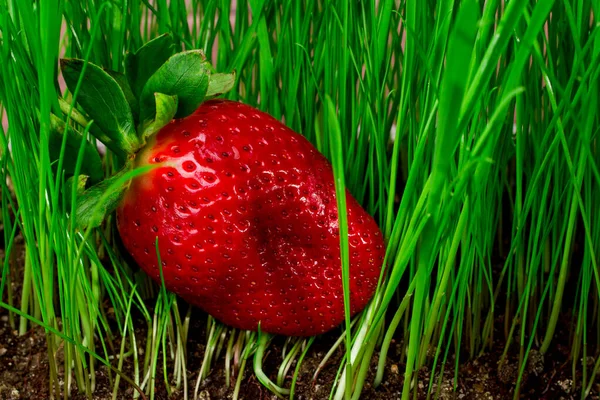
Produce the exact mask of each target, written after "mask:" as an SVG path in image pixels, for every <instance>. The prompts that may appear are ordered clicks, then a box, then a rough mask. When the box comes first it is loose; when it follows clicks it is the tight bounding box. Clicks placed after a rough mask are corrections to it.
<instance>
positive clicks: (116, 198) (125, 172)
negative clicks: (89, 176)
mask: <svg viewBox="0 0 600 400" xmlns="http://www.w3.org/2000/svg"><path fill="white" fill-rule="evenodd" d="M154 168H156V165H149V166H145V167H141V168H136V169H133V166H132V162H131V161H129V162H128V163H127V164H126V165H125V166H124V167H123V169H121V170H120V171H119V172H118V173H116V174H115V175H113V176H111V177H110V178H108V179H106V180H103V181H102V182H100V183H98V184H96V185H94V186H92V187H90V188H89V189H87V190H86V191H85V192H83V194H82V195H81V196H79V198H78V200H77V209H76V211H75V214H76V215H75V223H76V224H77V226H78V227H79V228H81V229H85V228H96V227H98V226H100V224H101V223H102V221H103V220H104V219H105V218H106V217H107V216H108V215H109V214H110V213H112V212H113V211H114V210H115V209H116V208H117V207H118V206H119V203H120V202H121V200H122V199H123V195H124V194H125V191H126V190H127V189H128V188H129V182H130V181H131V179H133V178H134V177H136V176H138V175H143V174H146V173H148V172H149V171H150V170H152V169H154Z"/></svg>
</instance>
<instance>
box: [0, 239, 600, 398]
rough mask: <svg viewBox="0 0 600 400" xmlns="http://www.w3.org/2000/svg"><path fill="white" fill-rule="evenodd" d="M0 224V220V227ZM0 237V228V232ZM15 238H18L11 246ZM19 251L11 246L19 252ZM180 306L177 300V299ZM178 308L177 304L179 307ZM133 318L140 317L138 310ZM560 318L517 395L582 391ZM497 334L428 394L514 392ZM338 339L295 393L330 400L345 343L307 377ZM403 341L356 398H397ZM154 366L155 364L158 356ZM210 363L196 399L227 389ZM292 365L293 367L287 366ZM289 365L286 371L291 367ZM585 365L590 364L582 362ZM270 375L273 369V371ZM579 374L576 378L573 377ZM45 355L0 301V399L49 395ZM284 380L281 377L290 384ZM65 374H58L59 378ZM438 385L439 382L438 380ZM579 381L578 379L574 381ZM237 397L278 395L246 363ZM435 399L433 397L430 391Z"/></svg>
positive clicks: (34, 332) (318, 352) (312, 356)
mask: <svg viewBox="0 0 600 400" xmlns="http://www.w3.org/2000/svg"><path fill="white" fill-rule="evenodd" d="M0 228H1V227H0ZM0 236H2V235H0ZM21 240H22V239H21V238H20V237H19V238H18V239H17V242H16V243H17V245H19V244H20V242H21ZM2 245H3V244H2V243H0V260H2V259H3V256H4V254H3V252H4V250H3V249H2V247H3V246H2ZM18 253H19V252H17V254H18ZM12 261H13V262H14V263H16V264H17V265H23V256H22V252H21V255H19V256H17V257H16V258H15V259H13V260H12ZM21 274H22V271H17V274H16V275H17V277H16V278H17V279H13V281H14V282H20V281H21V279H18V278H20V277H19V276H18V275H21ZM19 291H20V287H19V286H18V285H15V286H13V292H14V293H15V297H18V293H19ZM182 306H183V305H182ZM182 309H183V308H182ZM138 317H139V316H138ZM205 321H206V316H205V315H204V314H203V313H202V312H201V311H199V310H194V312H193V314H192V324H191V326H190V333H189V338H190V339H189V343H188V364H187V366H188V371H187V373H188V377H189V385H190V393H191V396H190V397H189V398H193V389H194V386H195V382H196V377H197V373H198V371H199V369H200V365H201V362H202V359H203V356H204V343H205V341H206V340H205V335H206V332H205ZM561 322H562V323H560V324H559V327H560V328H559V329H561V330H559V332H558V334H557V335H556V338H555V342H554V344H553V346H552V350H551V351H550V352H549V353H547V354H545V355H544V356H542V355H540V354H539V353H537V351H535V350H534V351H532V353H531V356H530V361H529V363H528V368H527V371H526V375H527V378H526V380H525V384H524V386H523V387H522V388H521V392H520V398H521V399H540V400H546V399H548V400H549V399H579V398H580V397H581V388H580V387H575V388H573V387H572V363H571V361H570V360H569V359H568V357H569V352H570V351H569V332H568V331H566V329H567V328H568V327H569V326H570V319H569V317H568V316H564V321H561ZM495 325H496V327H497V330H498V331H497V333H496V334H495V336H494V337H495V338H497V341H496V343H495V345H494V347H493V348H492V349H491V350H490V351H488V352H486V353H484V354H482V355H480V356H479V357H477V358H475V359H472V360H468V357H466V356H463V358H462V360H464V361H462V362H461V364H460V367H459V368H460V370H459V374H458V381H457V386H456V389H453V380H454V370H453V367H452V366H453V365H454V361H450V362H449V363H448V367H447V368H446V370H445V372H444V374H443V376H442V379H441V384H439V382H440V380H439V375H437V374H436V376H435V381H434V383H433V393H439V398H440V399H444V400H449V399H465V400H470V399H472V400H488V399H494V400H495V399H512V398H513V395H514V385H513V382H514V381H515V377H516V373H517V360H518V355H509V357H508V362H507V363H505V364H503V365H499V360H500V357H501V354H502V351H503V344H504V338H503V334H502V333H501V331H500V330H501V329H502V326H503V318H502V317H501V316H500V317H498V318H497V320H496V324H495ZM135 326H137V327H139V328H138V330H137V331H136V334H137V337H138V338H141V341H140V343H139V344H138V346H139V347H138V348H144V345H145V343H144V342H143V339H142V338H145V337H146V332H145V330H144V329H145V328H144V327H145V326H146V324H145V322H144V320H142V319H141V318H140V320H139V321H138V322H137V323H136V324H135ZM336 339H337V336H335V335H334V334H325V335H323V336H321V337H320V338H319V340H317V341H315V343H314V344H313V346H312V348H311V349H310V351H309V353H308V355H307V357H306V358H305V360H304V362H303V364H302V366H301V369H300V375H299V379H298V381H297V386H296V396H295V398H296V399H297V400H321V399H328V398H329V394H330V388H331V385H332V383H333V381H334V379H335V377H336V374H337V366H338V365H339V362H340V360H341V357H342V356H343V349H339V350H338V352H337V354H335V355H334V356H333V357H332V358H331V360H330V361H329V363H328V364H327V365H326V366H325V368H324V369H323V370H322V371H321V372H320V374H319V375H318V377H317V379H316V381H314V382H313V381H312V376H313V374H314V371H315V370H316V367H317V366H318V365H319V363H320V362H321V360H322V358H323V356H324V354H325V353H326V352H327V351H328V350H329V348H330V347H331V345H332V344H333V342H334V341H335V340H336ZM282 344H283V342H282V341H281V340H277V339H276V340H275V341H274V342H273V343H272V345H271V347H270V349H269V352H268V353H267V355H266V357H267V360H266V362H265V365H264V370H265V373H267V374H273V375H274V374H276V372H277V368H278V360H280V359H281V349H282ZM401 349H402V344H401V343H398V342H394V343H393V344H392V346H391V347H390V350H389V353H388V359H387V362H386V368H385V376H384V381H383V382H382V384H381V385H380V386H379V387H377V388H374V387H373V386H372V382H373V378H374V374H375V367H376V365H377V362H378V359H377V355H375V356H374V358H373V360H372V364H371V368H370V370H369V376H368V379H367V380H366V382H365V386H364V389H363V393H362V396H361V399H373V400H384V399H385V400H391V399H399V398H400V394H401V390H402V384H403V371H404V369H405V366H404V364H403V359H402V354H401ZM61 357H62V353H61V351H60V350H59V352H58V354H57V358H58V361H59V365H61V364H62V361H63V360H62V358H61ZM587 362H588V365H590V366H591V365H593V363H594V362H595V360H594V359H592V358H588V360H587ZM159 365H160V363H159ZM214 365H215V368H214V369H213V370H212V371H211V374H210V375H209V377H208V378H207V379H206V380H205V381H204V382H203V383H202V384H201V387H200V391H199V392H200V396H199V398H200V399H201V400H219V399H229V398H231V394H232V391H233V388H228V387H226V385H225V374H224V369H223V367H224V363H223V362H216V363H214ZM129 367H130V365H127V363H125V365H124V372H128V370H130V368H129ZM294 367H295V365H294V366H293V368H294ZM97 368H98V370H97V371H96V389H95V391H94V394H93V399H95V400H105V399H112V384H111V382H110V380H109V377H108V374H107V370H106V368H105V367H97ZM293 368H292V369H291V371H293ZM588 369H589V368H588ZM158 375H159V377H158V379H157V388H156V389H157V396H156V399H165V400H175V399H180V398H183V395H182V393H181V392H176V393H174V394H172V396H171V397H169V396H167V393H166V391H165V389H164V387H163V386H162V372H160V373H159V374H158ZM271 378H272V379H273V380H274V376H271ZM577 378H578V379H577V381H579V382H581V379H580V377H579V376H577ZM430 380H431V374H430V371H429V370H427V369H423V370H421V371H420V373H419V381H418V382H419V383H418V393H419V396H418V399H426V398H427V396H426V392H427V388H428V386H429V382H430ZM48 382H49V379H48V357H47V354H46V339H45V335H44V331H43V329H41V328H39V327H34V328H32V329H30V330H29V331H28V332H27V333H26V334H25V335H23V336H19V335H18V334H17V331H15V330H13V329H12V328H11V326H10V321H9V315H8V312H7V311H6V310H5V309H3V308H0V400H21V399H47V398H49V385H48ZM289 382H290V379H288V380H287V385H289ZM62 384H64V381H63V380H62V379H61V385H62ZM438 384H439V386H438ZM576 386H577V385H576ZM120 388H121V393H120V396H119V398H131V395H132V394H133V389H132V388H131V387H128V386H127V384H126V383H124V382H121V386H120ZM599 392H600V383H597V384H596V385H595V386H594V388H593V390H592V393H591V395H590V397H589V398H591V399H598V398H599V397H598V393H599ZM240 393H241V398H243V399H252V400H263V399H264V400H267V399H274V400H275V399H277V397H275V396H274V395H273V394H272V393H271V392H269V391H268V390H267V389H266V388H265V387H264V386H262V385H261V383H260V382H258V380H257V379H256V377H254V375H253V374H252V365H251V363H248V364H247V366H246V376H245V378H244V381H243V383H242V387H241V390H240ZM72 398H73V399H76V400H84V399H86V397H85V395H84V394H81V393H78V392H77V390H76V389H75V390H74V392H73V396H72ZM432 398H435V396H432Z"/></svg>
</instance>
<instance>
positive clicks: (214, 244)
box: [53, 35, 385, 336]
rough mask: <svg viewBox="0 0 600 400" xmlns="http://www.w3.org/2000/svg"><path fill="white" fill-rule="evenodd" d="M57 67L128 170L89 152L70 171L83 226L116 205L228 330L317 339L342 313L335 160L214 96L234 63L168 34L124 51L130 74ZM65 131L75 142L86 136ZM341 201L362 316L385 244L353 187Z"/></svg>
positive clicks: (142, 249)
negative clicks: (218, 64)
mask: <svg viewBox="0 0 600 400" xmlns="http://www.w3.org/2000/svg"><path fill="white" fill-rule="evenodd" d="M61 69H62V73H63V76H64V79H65V81H66V84H67V86H68V88H69V90H70V91H71V93H72V94H73V99H72V100H73V102H72V103H71V104H69V103H66V102H62V103H61V107H62V108H63V110H64V111H65V112H66V113H68V114H69V115H71V118H72V119H73V120H75V121H77V120H80V121H86V120H87V118H86V117H84V115H83V114H81V113H80V111H79V110H78V109H76V108H74V106H75V105H79V107H80V109H81V110H83V112H85V114H87V116H88V117H89V120H90V121H93V123H91V124H88V125H87V126H86V129H89V132H90V133H91V134H92V135H93V136H94V137H95V138H97V139H98V140H99V141H100V142H102V143H103V144H104V145H105V146H106V148H107V149H109V150H110V151H111V152H112V154H113V155H114V157H116V158H117V159H118V164H119V165H120V166H121V167H122V168H121V169H120V170H119V171H117V172H116V173H115V174H114V175H113V176H112V177H109V178H107V179H104V180H102V176H103V174H102V170H101V169H99V168H98V167H97V165H99V163H98V162H97V161H98V160H99V156H98V154H97V152H96V151H95V149H94V148H93V146H92V145H91V144H89V145H88V146H87V147H85V148H84V149H83V150H82V151H86V155H85V156H86V159H91V158H94V160H92V161H95V162H90V163H89V165H82V166H81V167H82V168H81V173H82V174H83V178H80V179H79V181H78V182H77V183H73V182H71V184H77V185H78V187H79V191H80V196H79V199H78V201H77V209H76V213H75V215H72V218H73V220H74V221H75V223H77V224H78V226H80V227H82V228H84V227H87V228H89V227H97V226H100V224H101V223H102V221H103V220H104V219H105V218H106V217H107V216H108V215H110V214H112V213H113V212H114V211H116V215H117V227H118V231H119V234H120V237H121V240H122V242H123V245H124V247H125V248H126V249H127V251H128V252H129V253H130V254H131V256H132V257H133V259H134V260H135V261H136V263H137V264H138V265H139V267H140V268H142V269H143V270H144V271H145V272H146V273H147V274H148V275H150V276H151V277H152V278H153V279H154V280H155V281H156V282H158V283H162V282H164V285H165V287H166V289H168V290H169V291H172V292H174V293H176V294H177V295H179V296H180V297H181V298H183V299H184V300H186V301H187V302H189V303H190V304H193V305H195V306H197V307H199V308H201V309H203V310H204V311H206V312H207V313H209V314H210V315H212V316H213V317H214V318H216V319H217V320H220V321H221V322H223V323H225V324H227V325H230V326H232V327H236V328H240V329H246V330H257V329H260V330H261V331H263V332H268V333H276V334H283V335H289V336H312V335H318V334H321V333H324V332H326V331H328V330H330V329H332V328H334V327H336V326H338V325H339V324H340V323H341V322H342V321H344V317H345V313H344V296H343V285H342V267H341V258H340V229H339V225H338V205H337V202H336V190H335V184H334V175H333V172H332V167H331V165H330V163H329V162H328V161H327V159H326V158H325V157H324V156H323V155H322V154H320V153H319V152H318V151H317V149H316V148H315V147H314V146H313V145H312V144H311V143H310V142H309V141H308V140H306V139H305V138H304V137H303V136H301V135H299V134H297V133H295V132H294V131H292V130H291V129H289V128H287V127H286V126H285V125H284V124H283V123H281V122H280V121H278V120H277V119H275V118H273V117H271V116H270V115H268V114H266V113H264V112H261V111H259V110H257V109H255V108H253V107H250V106H248V105H245V104H242V103H239V102H234V101H229V100H222V99H221V100H220V99H216V97H218V96H219V95H221V94H223V93H225V92H227V91H229V90H230V89H231V88H232V87H233V86H234V83H235V74H234V73H217V72H215V71H214V69H213V68H212V66H211V65H210V63H209V62H208V61H207V60H206V58H205V56H204V55H203V53H202V52H200V51H196V50H192V51H184V52H179V53H176V54H174V50H173V46H172V41H171V39H170V37H169V36H168V35H163V36H160V37H158V38H156V39H154V40H152V41H150V42H148V43H147V44H146V45H144V46H143V47H142V48H140V49H139V50H138V51H137V52H135V53H131V54H129V55H128V56H127V58H126V73H125V74H119V73H117V72H114V71H108V70H104V69H102V68H100V67H99V66H96V65H93V64H91V63H88V62H84V61H83V60H76V59H65V60H62V61H61ZM53 123H54V125H55V126H54V128H55V131H60V132H64V131H65V129H64V123H63V122H62V121H60V120H59V119H58V118H54V119H53ZM69 132H72V133H71V134H72V135H74V136H73V138H67V145H69V143H71V142H72V143H74V144H75V143H79V140H78V139H77V136H78V135H81V134H79V133H78V132H76V131H73V130H69ZM94 166H96V167H94ZM65 167H67V166H65ZM86 185H87V187H86ZM346 204H347V208H346V210H345V212H346V214H347V221H348V233H347V238H345V237H344V238H342V240H347V241H348V243H349V254H348V256H349V283H350V286H349V288H350V292H349V296H350V312H351V314H352V315H354V314H356V313H358V312H360V311H361V310H362V309H364V307H365V306H366V305H367V303H368V302H369V300H370V298H371V297H372V295H373V294H374V292H375V289H376V287H377V283H378V280H379V276H380V272H381V267H382V264H383V259H384V253H385V246H384V240H383V237H382V234H381V232H380V230H379V228H378V227H377V225H376V223H375V221H374V219H373V218H372V217H371V216H370V215H369V214H368V213H367V212H366V211H365V210H364V209H363V208H361V206H360V205H359V204H358V202H357V201H356V200H355V199H354V198H353V197H352V196H351V194H350V193H346Z"/></svg>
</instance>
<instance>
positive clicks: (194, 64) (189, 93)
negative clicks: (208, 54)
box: [140, 50, 211, 120]
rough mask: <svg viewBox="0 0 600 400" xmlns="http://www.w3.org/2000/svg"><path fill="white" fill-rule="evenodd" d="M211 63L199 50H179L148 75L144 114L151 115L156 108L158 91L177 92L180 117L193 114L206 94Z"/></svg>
mask: <svg viewBox="0 0 600 400" xmlns="http://www.w3.org/2000/svg"><path fill="white" fill-rule="evenodd" d="M210 71H211V66H210V64H209V63H208V61H206V58H205V57H204V54H203V53H202V52H201V51H199V50H191V51H186V52H182V53H177V54H175V55H174V56H173V57H171V58H169V59H168V60H167V62H166V63H164V64H163V65H162V66H161V67H160V68H159V69H158V71H156V72H155V73H154V75H152V76H151V77H150V79H148V82H147V83H146V85H145V86H144V89H143V90H142V96H141V99H140V103H141V107H142V109H141V112H140V115H141V118H142V120H145V119H147V118H149V117H150V116H151V115H152V114H153V113H154V110H155V105H154V102H155V98H154V93H164V94H167V95H170V96H177V98H178V100H179V104H178V107H177V114H176V117H177V118H182V117H185V116H188V115H190V114H191V113H192V112H194V111H195V110H196V108H198V106H199V105H200V103H202V101H203V100H204V98H205V96H206V91H207V89H208V81H209V78H210Z"/></svg>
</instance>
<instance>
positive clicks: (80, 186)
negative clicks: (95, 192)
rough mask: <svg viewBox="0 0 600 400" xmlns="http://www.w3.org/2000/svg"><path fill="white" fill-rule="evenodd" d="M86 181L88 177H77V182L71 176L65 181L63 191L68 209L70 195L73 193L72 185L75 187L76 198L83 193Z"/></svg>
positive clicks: (69, 206)
mask: <svg viewBox="0 0 600 400" xmlns="http://www.w3.org/2000/svg"><path fill="white" fill-rule="evenodd" d="M88 179H89V176H87V175H78V176H77V180H75V177H74V176H72V177H70V178H69V179H67V180H66V181H65V187H64V189H63V191H64V194H65V199H66V203H67V206H68V208H69V209H70V208H71V194H72V193H73V185H75V192H76V194H77V197H79V196H81V195H82V194H83V192H84V191H85V185H86V184H87V181H88Z"/></svg>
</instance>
